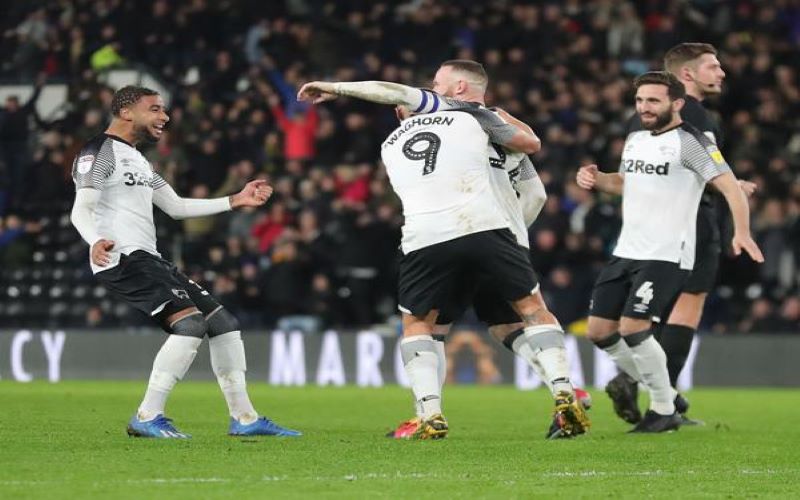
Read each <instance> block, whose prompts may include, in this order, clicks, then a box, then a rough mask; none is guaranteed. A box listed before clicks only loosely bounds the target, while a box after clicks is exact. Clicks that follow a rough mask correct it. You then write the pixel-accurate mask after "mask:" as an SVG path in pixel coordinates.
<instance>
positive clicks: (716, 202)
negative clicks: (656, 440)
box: [606, 43, 755, 425]
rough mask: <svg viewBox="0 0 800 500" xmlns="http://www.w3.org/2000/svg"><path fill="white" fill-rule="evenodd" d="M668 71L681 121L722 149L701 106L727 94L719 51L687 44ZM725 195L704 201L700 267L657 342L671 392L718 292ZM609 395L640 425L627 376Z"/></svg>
mask: <svg viewBox="0 0 800 500" xmlns="http://www.w3.org/2000/svg"><path fill="white" fill-rule="evenodd" d="M664 69H665V70H666V71H669V72H670V73H672V74H673V75H675V76H676V77H678V80H680V81H681V83H682V84H683V86H684V88H685V89H686V96H685V98H684V100H685V104H684V106H683V108H681V111H680V114H681V119H683V121H685V122H686V123H689V124H691V125H693V126H694V127H695V128H697V129H698V130H700V131H701V132H703V133H704V134H705V135H706V136H708V138H709V139H711V140H712V141H713V142H714V143H715V144H716V145H717V147H718V148H720V149H724V148H723V137H722V131H721V130H720V127H719V125H718V124H717V123H716V122H715V120H714V119H713V118H712V117H711V113H709V112H708V110H706V109H705V107H704V106H703V104H702V102H703V101H705V100H706V99H707V98H709V97H714V96H717V95H719V94H720V93H721V92H722V81H723V79H724V78H725V72H724V71H723V70H722V66H721V64H720V62H719V60H718V59H717V51H716V49H715V48H714V46H713V45H710V44H707V43H682V44H679V45H676V46H675V47H672V48H671V49H670V50H668V51H667V53H666V54H665V55H664ZM637 130H642V123H641V120H640V119H639V115H638V114H635V115H634V116H633V118H632V119H631V122H630V123H629V128H628V132H629V133H630V132H634V131H637ZM739 185H740V187H741V188H742V190H743V191H744V192H745V194H747V195H748V196H749V195H751V194H752V193H753V191H754V190H755V184H754V183H752V182H747V181H742V180H740V181H739ZM720 198H721V197H720V195H719V193H717V192H716V191H714V190H713V189H711V188H707V189H706V191H705V192H704V193H703V197H702V198H701V200H700V208H699V210H698V211H697V250H696V257H695V258H696V260H695V266H694V269H693V270H692V273H691V274H690V275H689V279H688V280H687V281H686V284H685V285H684V287H683V289H682V290H681V294H680V295H679V296H678V299H677V301H676V302H675V305H674V306H673V308H672V311H671V312H670V313H669V314H668V319H667V320H666V322H665V323H662V324H660V325H659V329H658V331H657V332H656V338H657V339H658V341H659V343H661V346H662V347H663V348H664V352H665V353H666V355H667V369H668V371H669V380H670V383H671V384H672V387H673V388H675V389H677V383H678V376H679V375H680V373H681V370H682V369H683V367H684V365H685V364H686V360H687V358H688V357H689V351H690V350H691V347H692V339H693V338H694V334H695V332H696V331H697V327H698V325H699V324H700V318H701V317H702V314H703V305H704V304H705V301H706V297H707V296H708V294H709V292H710V291H711V290H712V289H713V288H714V284H715V281H716V277H717V270H718V269H719V258H720V253H721V251H722V245H721V243H720V240H721V235H720V233H721V231H720V223H721V219H722V217H721V215H725V214H724V207H721V206H720V202H721V199H720ZM606 391H607V392H608V394H609V396H610V397H611V399H612V401H613V402H614V410H615V412H616V413H617V415H619V416H620V417H621V418H622V419H623V420H625V421H626V422H629V423H632V424H635V423H637V422H638V421H639V420H641V415H642V414H641V412H640V411H639V405H638V401H637V399H638V398H637V396H638V385H637V384H636V382H635V381H634V380H633V379H631V378H630V377H629V376H628V375H626V374H625V373H624V372H621V373H620V374H619V375H617V376H616V377H614V378H613V379H612V380H611V381H610V382H609V383H608V385H607V386H606ZM675 407H676V409H677V410H678V413H680V414H681V417H682V419H683V425H696V424H699V423H701V422H700V421H697V420H692V419H690V418H688V417H687V416H686V413H687V411H688V410H689V402H688V401H687V400H686V398H684V397H683V396H682V395H680V394H678V395H677V396H676V397H675Z"/></svg>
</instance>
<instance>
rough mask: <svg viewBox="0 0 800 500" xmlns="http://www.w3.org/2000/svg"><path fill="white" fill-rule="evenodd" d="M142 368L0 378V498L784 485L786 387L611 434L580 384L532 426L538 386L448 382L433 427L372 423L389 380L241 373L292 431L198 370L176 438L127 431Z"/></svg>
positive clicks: (739, 493)
mask: <svg viewBox="0 0 800 500" xmlns="http://www.w3.org/2000/svg"><path fill="white" fill-rule="evenodd" d="M144 384H145V383H144V381H142V382H136V383H132V382H69V383H61V384H54V385H48V384H45V383H33V384H27V385H25V384H17V383H12V382H7V381H2V382H0V416H1V417H2V418H0V498H4V499H16V498H81V499H83V498H114V499H117V498H136V499H141V498H170V499H172V498H192V499H200V498H223V497H226V498H287V497H310V496H312V495H313V496H315V497H325V498H334V497H341V498H353V497H360V498H374V497H388V498H415V499H418V498H436V499H443V498H458V497H461V498H475V497H496V498H503V499H508V498H530V497H556V496H559V497H593V498H596V497H608V498H615V497H619V496H629V497H634V496H635V497H642V496H655V497H672V498H682V497H700V496H706V497H767V496H770V497H772V496H774V497H777V496H781V497H784V498H788V497H796V496H797V495H798V494H800V452H799V451H798V448H800V429H799V428H798V425H797V423H798V422H800V391H792V390H697V391H695V392H693V393H692V394H690V397H691V400H692V403H693V405H694V408H695V411H693V412H692V413H693V415H694V416H696V417H698V418H705V419H706V420H707V421H708V425H707V426H706V427H702V428H684V429H681V430H680V431H679V432H677V433H673V434H669V435H655V436H642V435H634V436H630V435H626V434H625V431H626V430H627V429H628V426H627V425H626V424H624V423H623V422H621V421H619V420H618V419H617V418H616V417H614V416H613V414H612V412H611V405H610V403H609V402H608V400H607V398H606V396H605V394H604V393H602V392H600V391H594V392H593V396H594V400H595V406H594V408H593V409H592V410H591V412H590V415H591V416H592V418H593V420H594V428H593V430H592V431H591V433H590V434H588V435H586V436H582V437H580V438H578V439H574V440H569V441H566V440H565V441H551V442H548V441H545V440H544V439H543V435H544V433H545V430H546V428H547V424H548V409H549V406H550V402H549V399H548V397H547V395H546V394H545V392H544V391H536V392H533V393H530V392H528V393H523V392H518V391H516V390H514V389H512V388H507V387H449V388H446V390H445V398H444V402H445V408H446V415H447V417H448V419H449V421H450V426H451V433H450V436H449V437H448V438H447V439H446V440H444V441H435V442H407V441H403V442H397V441H393V440H389V439H386V438H384V437H383V433H384V432H385V431H387V430H388V429H389V428H390V427H391V425H392V424H395V423H397V422H398V421H399V420H401V419H402V418H404V417H408V416H410V415H409V408H410V404H409V400H410V397H409V393H408V392H407V391H406V390H404V389H400V388H396V387H394V388H384V389H354V388H272V387H267V386H265V385H263V384H257V383H253V384H251V392H252V395H253V400H254V401H255V403H256V406H257V407H258V408H259V409H260V411H262V412H264V413H266V414H267V415H269V416H271V417H273V418H274V419H275V420H276V421H278V422H279V423H281V424H283V425H287V426H290V427H293V428H297V429H300V430H302V431H303V432H304V433H305V436H303V437H302V438H299V439H287V438H283V439H275V438H257V439H238V438H230V437H228V436H226V435H225V432H226V429H227V415H226V411H225V406H224V403H223V401H222V397H221V395H220V393H219V391H218V388H217V387H216V385H214V384H213V383H211V382H209V383H203V382H187V383H183V384H179V386H178V388H177V389H176V390H175V393H174V394H173V396H172V398H171V400H170V405H169V416H171V417H173V418H174V419H175V421H176V424H177V426H178V428H179V429H181V430H183V431H184V432H188V433H191V434H193V435H194V438H193V439H191V440H187V441H178V440H158V441H157V440H147V439H131V438H128V437H127V436H126V435H125V424H126V422H127V420H128V418H129V417H130V415H131V413H132V412H133V411H134V409H135V407H136V405H137V403H138V401H139V397H140V396H141V394H142V391H143V390H144Z"/></svg>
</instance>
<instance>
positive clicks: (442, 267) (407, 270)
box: [398, 229, 538, 317]
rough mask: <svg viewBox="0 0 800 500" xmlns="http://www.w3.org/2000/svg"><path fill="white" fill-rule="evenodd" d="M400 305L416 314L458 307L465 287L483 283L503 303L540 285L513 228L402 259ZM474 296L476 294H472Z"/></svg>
mask: <svg viewBox="0 0 800 500" xmlns="http://www.w3.org/2000/svg"><path fill="white" fill-rule="evenodd" d="M399 274H400V275H399V278H398V302H399V304H398V307H399V309H400V310H401V311H402V312H405V313H409V314H413V315H414V316H418V317H422V316H426V315H427V314H428V313H429V312H430V311H432V310H434V309H436V310H440V311H441V310H443V309H446V308H450V307H452V305H453V298H454V297H462V296H464V295H463V294H464V287H465V286H469V287H470V288H469V289H470V290H474V289H475V288H474V287H473V286H471V285H472V284H477V283H480V284H481V287H482V290H485V291H486V292H487V293H491V294H493V295H494V296H496V297H497V299H498V300H501V301H504V302H509V301H515V300H519V299H521V298H523V297H525V296H527V295H530V294H531V292H532V291H533V290H534V289H535V288H536V286H537V284H538V281H537V279H536V275H535V274H534V272H533V268H532V267H531V263H530V259H529V257H528V251H527V249H525V248H523V247H521V246H519V245H518V244H517V241H516V239H515V238H514V235H513V234H511V231H510V230H508V229H495V230H492V231H482V232H480V233H473V234H470V235H467V236H462V237H460V238H456V239H454V240H450V241H445V242H442V243H437V244H435V245H431V246H429V247H425V248H421V249H419V250H415V251H413V252H409V253H408V254H405V255H403V256H402V257H401V258H400V273H399ZM470 296H471V295H470Z"/></svg>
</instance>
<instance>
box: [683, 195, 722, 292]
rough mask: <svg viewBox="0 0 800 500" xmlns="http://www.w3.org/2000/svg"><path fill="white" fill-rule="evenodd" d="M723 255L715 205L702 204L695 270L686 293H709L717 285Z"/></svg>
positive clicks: (699, 211) (699, 214)
mask: <svg viewBox="0 0 800 500" xmlns="http://www.w3.org/2000/svg"><path fill="white" fill-rule="evenodd" d="M721 253H722V246H721V243H720V230H719V222H718V220H717V211H716V208H715V207H714V206H713V205H708V204H705V203H701V204H700V208H699V209H698V210H697V246H696V251H695V258H694V269H692V272H691V274H690V275H689V279H688V280H686V284H685V285H684V286H683V290H681V291H682V292H685V293H709V292H710V291H711V290H712V289H713V288H714V285H715V284H716V283H717V271H719V258H720V254H721Z"/></svg>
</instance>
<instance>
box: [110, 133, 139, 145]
mask: <svg viewBox="0 0 800 500" xmlns="http://www.w3.org/2000/svg"><path fill="white" fill-rule="evenodd" d="M104 134H105V136H106V137H108V138H111V139H114V140H115V141H119V142H121V143H123V144H127V145H128V146H130V147H133V144H131V143H130V142H128V141H126V140H125V139H123V138H122V137H120V136H118V135H114V134H109V133H106V132H104Z"/></svg>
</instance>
